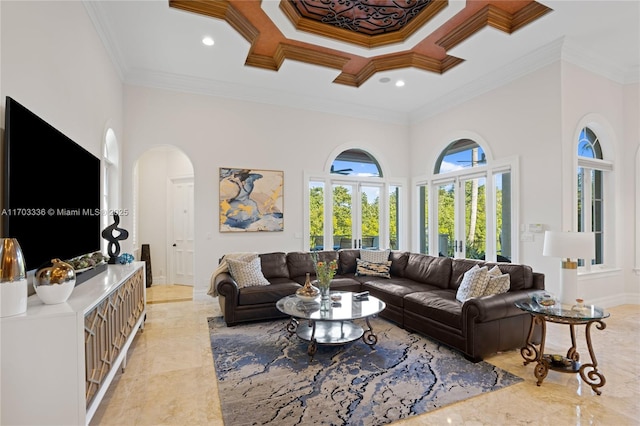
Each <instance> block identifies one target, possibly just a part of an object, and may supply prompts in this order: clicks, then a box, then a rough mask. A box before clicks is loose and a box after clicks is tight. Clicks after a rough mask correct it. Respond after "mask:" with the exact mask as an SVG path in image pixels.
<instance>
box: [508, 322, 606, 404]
mask: <svg viewBox="0 0 640 426" xmlns="http://www.w3.org/2000/svg"><path fill="white" fill-rule="evenodd" d="M547 321H551V322H555V323H561V324H567V325H569V328H570V331H571V347H570V348H569V350H568V351H567V356H566V357H565V356H560V355H551V354H545V353H544V346H545V339H546V336H547ZM579 324H584V325H585V338H586V342H587V348H588V350H589V356H590V357H591V362H590V363H586V364H580V354H579V353H578V351H577V348H576V333H575V325H579ZM593 324H596V327H597V328H598V329H599V330H604V329H605V328H606V326H607V325H606V324H605V323H604V322H603V321H602V320H588V321H573V320H571V319H568V318H565V319H562V320H559V319H558V318H554V319H550V318H548V317H545V316H544V315H537V314H532V321H531V328H530V330H529V334H528V336H527V342H526V345H525V346H524V347H523V348H522V349H520V354H521V355H522V357H523V358H524V365H527V364H529V363H531V362H534V361H535V362H536V366H535V369H534V375H535V377H536V379H538V381H537V383H536V384H537V385H538V386H540V385H541V384H542V381H543V380H544V379H545V378H546V377H547V374H548V373H549V370H553V371H559V372H562V373H579V374H580V377H581V378H582V380H583V381H584V382H585V383H586V384H588V385H589V386H591V389H593V391H594V392H595V393H596V394H597V395H600V394H601V393H602V391H601V390H600V389H599V388H601V387H602V386H604V385H605V383H606V379H605V377H604V375H603V374H602V373H601V372H600V371H598V361H597V359H596V356H595V353H594V351H593V345H592V344H591V326H592V325H593ZM536 325H539V326H540V327H541V329H542V338H541V341H540V344H539V345H538V347H536V345H535V344H533V343H532V336H533V333H534V330H535V327H536Z"/></svg>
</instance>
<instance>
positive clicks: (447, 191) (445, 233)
mask: <svg viewBox="0 0 640 426" xmlns="http://www.w3.org/2000/svg"><path fill="white" fill-rule="evenodd" d="M437 188H438V255H439V256H446V257H454V256H455V251H456V250H455V240H456V231H455V185H454V183H453V182H451V183H446V184H443V185H439V186H438V187H437Z"/></svg>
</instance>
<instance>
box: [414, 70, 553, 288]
mask: <svg viewBox="0 0 640 426" xmlns="http://www.w3.org/2000/svg"><path fill="white" fill-rule="evenodd" d="M559 89H560V76H559V63H556V64H552V65H550V66H547V67H545V68H543V69H540V70H538V71H536V72H534V73H532V74H529V75H527V76H525V77H523V78H521V79H518V80H516V81H513V82H511V83H509V84H506V85H505V86H503V87H500V88H498V89H496V90H493V91H491V92H489V93H486V94H484V95H481V96H478V97H476V98H474V99H472V100H470V101H468V102H466V103H464V104H462V105H460V106H457V107H454V108H452V109H450V110H448V111H446V112H443V113H441V114H438V115H436V116H433V117H430V118H428V119H426V120H423V121H421V122H419V123H416V124H415V125H414V126H412V130H411V148H410V150H411V172H412V174H413V175H414V176H420V175H425V176H428V175H429V173H430V172H431V171H432V170H433V167H434V164H435V162H436V160H437V158H438V156H439V155H440V152H441V151H442V150H443V149H444V148H445V147H446V146H447V145H448V144H449V143H451V142H452V141H454V140H455V139H457V138H458V137H459V135H460V134H461V133H463V132H469V133H473V134H477V135H478V136H479V137H481V138H482V139H483V140H484V141H485V143H486V144H487V146H486V147H485V148H486V150H487V151H488V152H489V153H490V156H491V157H492V158H493V159H504V158H509V157H513V156H517V157H518V159H519V170H520V179H519V186H518V187H514V191H518V192H519V196H520V205H519V206H518V208H519V211H518V215H517V219H516V220H517V223H518V224H528V223H542V224H545V225H546V226H548V227H551V228H554V229H557V228H558V227H559V226H560V222H559V220H560V219H559V217H560V197H561V192H560V186H559V184H558V182H559V176H560V165H561V159H560V153H561V151H560V90H559ZM488 157H489V155H488ZM542 170H544V172H543V173H541V171H542ZM542 235H543V234H536V236H535V240H534V241H533V242H520V243H519V248H518V252H519V259H518V260H517V261H519V262H522V263H527V264H529V265H531V266H532V267H533V268H534V270H536V271H542V272H545V273H549V276H548V279H547V284H548V285H549V287H550V291H555V288H554V282H557V279H556V277H559V272H560V271H559V268H555V267H554V266H555V262H553V261H552V260H550V259H548V258H544V257H542V256H541V253H542V243H543V241H542ZM556 269H557V270H556Z"/></svg>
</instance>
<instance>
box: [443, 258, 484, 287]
mask: <svg viewBox="0 0 640 426" xmlns="http://www.w3.org/2000/svg"><path fill="white" fill-rule="evenodd" d="M476 265H478V266H484V262H482V261H480V260H475V259H451V278H450V279H449V288H451V289H454V290H457V289H458V287H460V283H461V282H462V277H463V276H464V273H465V272H467V271H468V270H469V269H471V268H473V267H474V266H476Z"/></svg>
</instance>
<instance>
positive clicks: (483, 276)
mask: <svg viewBox="0 0 640 426" xmlns="http://www.w3.org/2000/svg"><path fill="white" fill-rule="evenodd" d="M488 282H489V270H488V269H487V267H486V266H483V267H482V268H481V267H479V266H478V265H474V266H473V268H471V269H469V270H468V271H467V272H465V273H464V276H463V277H462V282H461V283H460V287H458V291H457V292H456V299H458V300H459V301H460V302H462V303H464V302H466V301H467V300H469V299H472V298H474V297H480V296H482V294H483V293H484V289H485V288H486V287H487V283H488Z"/></svg>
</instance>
